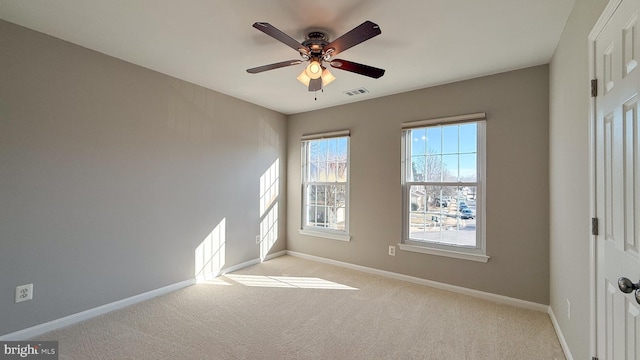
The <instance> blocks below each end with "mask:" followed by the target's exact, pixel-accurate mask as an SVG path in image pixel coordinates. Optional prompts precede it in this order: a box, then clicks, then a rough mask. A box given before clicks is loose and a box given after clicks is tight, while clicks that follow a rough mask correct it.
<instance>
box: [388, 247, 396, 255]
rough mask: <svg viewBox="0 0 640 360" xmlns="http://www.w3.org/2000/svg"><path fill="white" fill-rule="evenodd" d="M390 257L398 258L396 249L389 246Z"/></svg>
mask: <svg viewBox="0 0 640 360" xmlns="http://www.w3.org/2000/svg"><path fill="white" fill-rule="evenodd" d="M389 255H391V256H396V247H395V246H393V245H391V246H389Z"/></svg>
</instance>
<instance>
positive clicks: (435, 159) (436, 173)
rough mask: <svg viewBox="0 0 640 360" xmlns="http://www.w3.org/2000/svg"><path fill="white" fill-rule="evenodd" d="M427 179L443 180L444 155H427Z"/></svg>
mask: <svg viewBox="0 0 640 360" xmlns="http://www.w3.org/2000/svg"><path fill="white" fill-rule="evenodd" d="M425 166H426V169H425V171H426V179H425V181H442V156H440V155H431V156H427V157H426V164H425Z"/></svg>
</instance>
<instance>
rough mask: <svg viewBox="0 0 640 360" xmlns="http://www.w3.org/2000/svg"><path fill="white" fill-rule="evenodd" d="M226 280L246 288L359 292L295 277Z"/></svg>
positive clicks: (245, 276) (339, 285) (333, 284)
mask: <svg viewBox="0 0 640 360" xmlns="http://www.w3.org/2000/svg"><path fill="white" fill-rule="evenodd" d="M225 277H226V278H228V279H230V280H233V281H234V282H236V283H238V284H241V285H244V286H257V287H274V288H299V289H329V290H358V289H357V288H354V287H351V286H347V285H343V284H338V283H335V282H333V281H329V280H324V279H320V278H312V277H294V276H263V275H239V274H227V275H225Z"/></svg>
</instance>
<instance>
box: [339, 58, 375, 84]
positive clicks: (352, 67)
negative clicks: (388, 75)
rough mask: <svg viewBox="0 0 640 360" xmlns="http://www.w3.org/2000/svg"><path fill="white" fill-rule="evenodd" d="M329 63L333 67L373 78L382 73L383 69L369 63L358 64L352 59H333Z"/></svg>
mask: <svg viewBox="0 0 640 360" xmlns="http://www.w3.org/2000/svg"><path fill="white" fill-rule="evenodd" d="M330 64H331V67H333V68H336V69H341V70H345V71H350V72H354V73H356V74H360V75H364V76H368V77H372V78H375V79H377V78H379V77H381V76H382V75H384V69H379V68H377V67H373V66H369V65H363V64H358V63H355V62H353V61H347V60H340V59H335V60H331V63H330Z"/></svg>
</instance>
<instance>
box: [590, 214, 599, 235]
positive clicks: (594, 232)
mask: <svg viewBox="0 0 640 360" xmlns="http://www.w3.org/2000/svg"><path fill="white" fill-rule="evenodd" d="M591 235H598V218H591Z"/></svg>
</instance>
